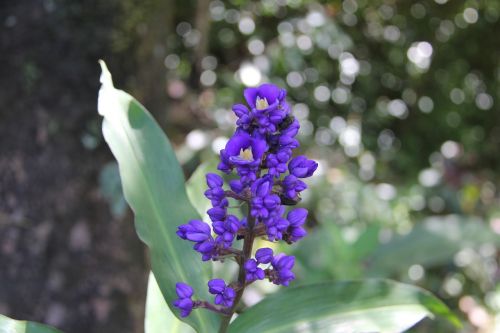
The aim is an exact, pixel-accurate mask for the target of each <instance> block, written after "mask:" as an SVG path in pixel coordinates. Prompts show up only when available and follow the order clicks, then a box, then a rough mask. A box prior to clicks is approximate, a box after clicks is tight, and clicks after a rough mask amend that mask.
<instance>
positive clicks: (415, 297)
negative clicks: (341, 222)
mask: <svg viewBox="0 0 500 333" xmlns="http://www.w3.org/2000/svg"><path fill="white" fill-rule="evenodd" d="M297 301H300V304H298V305H297V304H296V303H297ZM433 315H441V316H444V317H446V318H447V319H449V320H450V321H451V322H452V323H454V324H459V322H458V319H456V317H455V316H454V315H453V314H452V313H451V312H450V311H449V310H448V308H447V307H446V306H445V305H444V304H443V303H442V302H441V301H439V300H438V299H437V298H435V297H434V296H432V294H430V293H429V292H427V291H424V290H422V289H420V288H417V287H413V286H409V285H404V284H401V283H397V282H394V281H389V280H377V279H373V280H363V281H361V280H360V281H344V282H335V283H319V284H314V285H304V286H300V287H295V288H290V289H285V290H283V291H281V292H279V293H276V294H273V295H271V296H268V297H267V298H265V299H264V300H263V301H262V302H260V303H258V304H256V305H255V306H253V307H252V308H250V309H248V310H247V311H246V312H244V313H243V314H241V315H240V316H239V317H237V318H236V319H235V320H234V321H233V323H231V325H230V327H229V332H230V333H231V332H233V333H236V332H238V333H245V332H263V333H281V332H292V331H294V329H295V330H298V331H300V332H312V331H314V332H323V331H325V332H326V331H327V332H341V331H342V330H344V331H345V329H346V328H349V329H350V330H349V332H350V331H353V332H397V331H402V330H405V329H407V328H409V327H411V326H413V325H414V324H415V323H417V322H418V321H420V320H421V319H423V318H424V317H426V316H433ZM255 318H259V320H258V321H257V320H255ZM402 318H403V319H404V320H403V319H402Z"/></svg>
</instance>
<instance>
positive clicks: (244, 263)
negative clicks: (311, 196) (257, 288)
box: [174, 84, 318, 316]
mask: <svg viewBox="0 0 500 333" xmlns="http://www.w3.org/2000/svg"><path fill="white" fill-rule="evenodd" d="M244 96H245V99H246V102H247V105H243V104H236V105H234V106H233V112H234V113H235V115H236V117H237V118H238V119H237V122H236V124H237V126H238V127H237V129H236V131H235V133H234V135H233V136H232V137H231V138H230V139H229V140H228V142H227V144H226V146H225V148H224V149H223V150H221V152H220V163H219V165H218V169H219V170H220V171H222V172H224V173H227V174H229V173H231V172H232V171H233V170H234V171H236V174H237V179H233V180H231V181H229V183H228V185H229V188H228V189H227V190H225V189H224V180H223V178H222V177H221V176H219V175H216V174H213V173H209V174H207V176H206V180H207V186H208V189H207V190H206V191H205V196H206V197H207V198H208V199H209V200H210V201H211V204H212V208H210V209H209V210H208V211H207V214H208V216H209V217H210V220H211V221H212V223H211V225H209V224H208V223H206V222H203V221H199V220H192V221H189V223H187V224H184V225H181V226H179V228H178V230H177V235H178V236H179V237H181V238H182V239H185V240H189V241H191V242H194V246H193V248H194V249H195V250H196V251H198V252H199V253H200V254H201V255H202V260H203V261H206V260H224V259H225V258H227V257H234V259H235V260H236V262H237V263H238V264H239V265H240V279H239V280H238V281H235V282H233V283H231V284H229V285H226V283H225V282H224V280H222V279H214V280H211V281H210V282H209V283H208V286H209V292H210V293H211V294H213V295H215V301H214V303H215V305H216V306H220V307H222V308H223V309H224V308H225V309H226V310H228V311H230V312H228V313H229V314H230V315H232V312H231V311H234V306H235V304H234V303H235V300H239V297H241V293H242V292H243V290H244V288H245V286H246V285H247V284H248V283H252V282H253V281H256V280H263V279H264V278H267V279H269V281H270V282H272V283H274V284H279V285H284V286H288V284H289V283H290V281H291V280H293V279H294V278H295V275H294V274H293V272H292V268H293V265H294V263H295V258H294V257H293V256H287V255H285V254H283V253H281V254H277V255H274V253H273V251H272V250H271V249H270V248H261V249H258V250H257V251H256V253H255V258H254V259H252V258H251V253H250V251H251V248H252V246H251V243H252V242H253V240H254V238H255V237H265V238H267V240H269V241H271V242H273V241H279V240H283V241H286V242H287V243H293V242H296V241H298V240H300V239H301V238H303V237H304V236H305V235H306V234H307V233H306V230H305V229H304V228H303V226H304V223H305V221H306V219H307V210H306V209H304V208H295V209H292V210H290V211H288V213H286V208H285V206H287V205H295V204H297V203H298V202H299V201H300V193H301V192H302V191H304V190H305V189H306V188H307V185H306V184H305V183H304V182H303V181H302V179H304V178H307V177H310V176H311V175H312V174H313V173H314V171H315V170H316V169H317V167H318V164H317V163H316V162H315V161H313V160H309V159H308V158H307V157H305V156H296V157H294V158H292V153H293V150H294V149H295V148H297V147H298V146H299V142H298V141H297V139H296V138H295V137H296V135H297V133H298V131H299V127H300V125H299V122H298V121H297V120H296V119H294V118H293V117H292V116H291V114H290V106H289V105H288V103H287V102H286V99H285V98H286V91H285V90H284V89H280V88H279V87H277V86H275V85H272V84H263V85H261V86H259V87H257V88H248V89H245V91H244ZM229 199H231V200H233V199H235V200H238V201H241V202H244V203H246V204H247V205H248V214H247V216H246V217H244V218H238V217H237V216H236V215H232V214H229V213H228V209H230V207H229ZM236 239H243V240H244V244H243V246H242V248H243V249H242V250H240V249H239V248H233V243H234V242H235V240H236ZM263 265H267V267H264V266H263ZM241 277H243V279H242V278H241ZM179 285H180V286H181V287H178V289H177V294H178V296H179V299H177V300H176V301H175V303H174V305H175V306H176V307H178V308H179V309H180V310H181V316H185V315H188V314H189V313H190V311H191V310H192V309H193V308H195V307H197V306H198V305H197V304H199V302H193V301H191V296H192V289H190V290H189V291H190V292H186V287H185V286H187V285H185V284H178V286H179ZM188 287H189V286H188ZM179 288H181V290H180V289H179ZM186 295H187V296H186ZM188 300H189V301H191V303H189V302H188ZM236 302H237V301H236ZM200 304H201V303H200ZM205 307H206V308H209V309H212V310H213V308H210V307H209V306H205ZM217 309H218V308H217ZM221 311H224V310H221ZM226 314H227V313H226Z"/></svg>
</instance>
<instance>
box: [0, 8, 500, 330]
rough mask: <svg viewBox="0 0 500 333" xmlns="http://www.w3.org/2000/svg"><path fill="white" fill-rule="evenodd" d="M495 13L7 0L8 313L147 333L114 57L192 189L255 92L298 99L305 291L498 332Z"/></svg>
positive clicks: (0, 83) (1, 210) (2, 90)
mask: <svg viewBox="0 0 500 333" xmlns="http://www.w3.org/2000/svg"><path fill="white" fill-rule="evenodd" d="M499 18H500V1H498V0H490V1H486V0H467V1H448V0H425V1H395V0H372V1H368V0H344V1H330V2H327V1H308V0H277V1H270V0H264V1H258V2H256V1H246V0H232V1H226V2H222V1H219V0H212V1H208V0H201V1H192V0H184V1H176V0H142V1H140V0H107V1H99V0H86V1H75V0H73V1H71V0H15V1H8V0H7V1H3V2H2V3H1V4H0V64H1V66H0V105H1V110H0V313H2V314H5V315H8V316H11V317H14V318H17V319H21V318H22V319H30V320H36V321H42V322H45V323H48V324H51V325H54V326H56V327H58V328H61V329H63V330H65V331H67V332H77V333H78V332H142V331H143V317H144V314H143V313H144V301H145V293H146V284H147V275H148V271H149V269H148V265H149V264H148V258H147V254H146V252H145V248H144V246H143V244H142V243H140V241H139V240H138V238H137V236H136V234H135V231H134V227H133V223H132V222H133V216H132V214H131V212H130V211H129V209H128V208H127V206H126V204H125V202H124V200H123V197H122V196H121V188H120V182H119V175H118V173H117V166H116V164H115V162H114V160H113V157H112V155H111V153H110V152H109V149H108V147H107V146H106V144H105V142H104V141H103V139H102V136H101V134H100V123H101V119H100V117H98V115H97V110H96V100H97V92H98V89H99V68H98V64H97V60H98V59H100V58H102V59H104V60H106V62H107V63H108V66H109V67H110V69H111V72H112V73H113V74H114V80H115V84H116V86H118V87H120V88H122V89H124V90H126V91H128V92H130V93H131V94H132V95H134V96H135V97H136V98H137V99H138V100H139V101H141V102H142V103H143V104H144V105H145V106H146V107H147V108H148V109H149V110H150V111H151V112H152V113H153V115H154V116H155V118H156V119H157V120H158V122H159V123H160V125H161V126H162V127H163V128H164V129H165V131H166V133H167V134H168V136H169V138H170V139H171V141H172V142H173V144H174V146H175V148H176V151H177V153H178V158H179V160H180V162H181V163H182V165H183V167H184V170H185V172H186V177H189V176H190V175H191V174H192V173H193V172H194V170H195V169H196V167H197V166H198V165H199V164H201V163H203V162H207V161H208V162H210V161H213V160H214V159H215V157H216V153H218V151H219V149H221V147H223V146H224V144H225V142H226V140H227V137H228V136H229V135H231V133H232V131H233V130H234V116H233V114H232V113H231V111H230V108H231V105H232V104H233V103H236V102H242V101H243V97H242V90H243V88H244V87H245V86H254V85H257V84H259V83H262V82H266V81H267V82H273V83H275V84H278V85H280V86H282V87H285V88H286V89H287V90H288V96H289V101H290V102H291V103H292V104H293V105H294V107H293V113H294V116H295V117H296V118H298V119H299V120H300V122H301V124H302V127H301V132H300V137H299V139H300V141H301V142H302V146H301V149H302V152H303V153H306V154H307V155H309V156H310V157H312V158H314V159H316V160H318V161H319V163H320V168H319V170H318V172H317V175H316V176H315V177H313V178H312V179H311V180H310V182H309V185H310V187H311V188H312V190H311V191H306V193H305V195H304V197H303V201H302V204H303V205H304V206H306V207H308V208H310V209H311V218H310V220H309V221H308V224H309V231H310V236H309V238H308V239H306V240H304V241H303V242H302V243H301V244H300V243H299V244H298V245H297V246H295V247H294V248H293V252H294V253H295V255H297V256H298V264H297V266H298V267H297V269H296V271H297V275H298V276H299V278H300V280H302V281H305V280H307V281H320V280H325V279H353V278H364V277H388V278H392V279H395V280H398V281H403V282H406V283H411V284H415V285H418V286H421V287H423V288H426V289H428V290H430V291H432V292H433V293H435V294H436V295H438V297H440V298H441V299H442V300H443V301H444V302H446V303H447V304H448V305H449V306H450V307H451V308H452V309H453V310H454V311H455V312H456V313H457V314H458V315H459V316H460V317H461V319H462V320H463V321H464V328H463V329H462V330H461V331H460V332H498V331H499V330H500V284H499V280H500V268H499V258H500V251H499V249H500V206H499V203H500V193H499V186H500V174H499V171H500V148H499V147H500V108H499V105H500V40H499V37H498V36H499V35H500V21H499ZM288 251H290V250H288ZM300 280H299V283H300ZM452 331H455V329H453V328H451V327H450V326H447V324H446V323H444V322H443V321H441V320H436V321H431V320H425V321H424V322H422V323H421V324H419V325H418V326H417V327H415V328H414V329H413V330H412V332H452Z"/></svg>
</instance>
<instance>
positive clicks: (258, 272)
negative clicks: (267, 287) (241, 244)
mask: <svg viewBox="0 0 500 333" xmlns="http://www.w3.org/2000/svg"><path fill="white" fill-rule="evenodd" d="M244 267H245V272H246V276H245V279H246V281H248V282H251V281H255V280H262V279H264V277H265V276H266V274H265V273H264V271H263V270H262V268H259V266H258V263H257V261H255V260H254V259H248V260H247V261H246V262H245V266H244Z"/></svg>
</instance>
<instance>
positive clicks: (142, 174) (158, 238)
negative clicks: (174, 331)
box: [98, 62, 220, 332]
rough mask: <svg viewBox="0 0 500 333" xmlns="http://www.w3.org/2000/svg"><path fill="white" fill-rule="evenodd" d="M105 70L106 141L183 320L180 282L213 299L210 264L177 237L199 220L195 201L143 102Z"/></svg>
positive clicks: (207, 325) (159, 276)
mask: <svg viewBox="0 0 500 333" xmlns="http://www.w3.org/2000/svg"><path fill="white" fill-rule="evenodd" d="M101 67H102V75H101V82H102V86H101V90H100V91H99V100H98V110H99V113H100V114H101V115H102V116H103V117H104V120H103V125H102V130H103V135H104V139H105V140H106V142H107V143H108V145H109V147H110V149H111V151H112V153H113V155H114V156H115V158H116V159H117V161H118V166H119V170H120V177H121V180H122V187H123V193H124V196H125V199H126V200H127V202H128V204H129V205H130V207H131V209H132V210H133V212H134V215H135V228H136V231H137V234H138V236H139V238H140V239H141V240H142V241H143V242H144V243H145V244H146V245H147V246H148V247H149V249H150V252H151V266H152V271H153V273H154V275H155V277H156V280H157V281H158V284H159V287H160V289H161V291H162V294H163V296H164V297H165V300H166V302H167V304H168V306H169V307H170V309H171V310H172V311H173V313H174V314H175V315H176V316H178V311H177V310H176V309H175V308H173V306H172V302H173V300H174V299H175V298H176V297H177V296H176V294H175V283H176V282H186V283H189V284H190V285H191V286H193V288H194V289H195V293H196V294H195V297H198V298H204V299H206V298H207V297H208V292H207V287H206V281H207V280H208V277H209V276H210V272H211V266H210V264H207V263H205V264H202V262H201V260H200V257H199V255H198V254H197V253H195V252H194V251H193V250H192V248H191V246H192V245H191V244H189V242H186V241H183V240H181V239H180V238H178V237H177V235H176V234H175V232H176V229H177V226H178V225H180V224H183V223H187V222H188V221H189V220H191V219H199V215H198V214H197V213H196V210H195V209H194V208H193V206H192V205H191V203H190V202H189V199H188V197H187V194H186V189H185V186H184V174H183V172H182V169H181V167H180V165H179V163H178V162H177V159H176V157H175V154H174V151H173V149H172V147H171V145H170V143H169V141H168V139H167V137H166V136H165V134H164V133H163V131H162V130H161V129H160V127H159V126H158V124H157V123H156V121H155V120H154V118H153V117H152V116H151V115H150V114H149V112H147V110H146V109H145V108H144V107H143V106H142V105H141V104H139V102H137V101H136V100H135V99H134V98H133V97H132V96H130V95H129V94H127V93H125V92H123V91H121V90H117V89H115V88H114V86H113V83H112V80H111V74H110V73H109V71H108V70H107V68H106V65H105V64H104V62H101ZM179 319H181V320H182V321H184V322H186V323H188V324H189V325H191V326H192V327H193V328H195V329H196V330H197V331H198V332H213V331H215V330H216V328H217V327H218V323H219V321H220V318H219V317H218V316H216V315H215V314H212V313H210V312H207V311H194V312H193V314H192V315H191V316H189V317H187V318H179Z"/></svg>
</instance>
